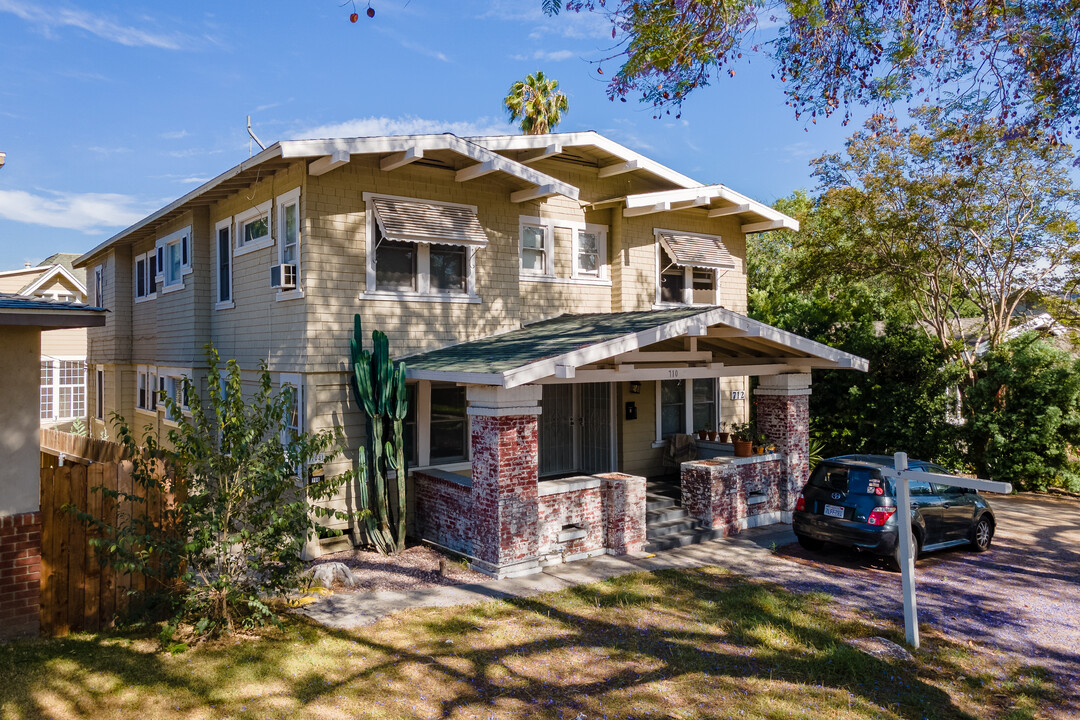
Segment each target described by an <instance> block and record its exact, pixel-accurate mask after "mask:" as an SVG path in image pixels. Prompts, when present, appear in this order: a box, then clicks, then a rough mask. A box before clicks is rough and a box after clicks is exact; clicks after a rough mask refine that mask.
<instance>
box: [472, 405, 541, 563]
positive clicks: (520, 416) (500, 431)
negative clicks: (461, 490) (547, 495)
mask: <svg viewBox="0 0 1080 720" xmlns="http://www.w3.org/2000/svg"><path fill="white" fill-rule="evenodd" d="M467 397H468V400H469V407H468V413H469V415H470V416H471V418H472V493H473V505H472V508H473V518H472V523H471V533H472V536H473V537H472V538H471V539H472V546H473V549H474V555H475V557H477V558H478V559H479V560H481V561H483V562H484V563H488V564H489V565H490V566H491V567H486V568H485V567H481V568H479V569H481V570H486V571H488V572H490V573H492V574H494V575H496V576H498V577H502V576H505V575H510V574H518V573H524V572H529V571H531V570H533V569H534V568H533V566H536V567H535V569H539V566H538V564H537V561H536V556H537V552H538V548H539V517H538V507H539V498H538V496H537V484H536V483H537V478H538V474H539V453H538V451H537V434H538V423H537V416H538V415H539V414H540V399H541V397H542V390H541V388H540V386H539V385H523V386H520V387H516V388H512V389H509V390H507V389H505V388H500V387H495V386H491V385H470V386H469V388H468V390H467Z"/></svg>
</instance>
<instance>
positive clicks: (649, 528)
mask: <svg viewBox="0 0 1080 720" xmlns="http://www.w3.org/2000/svg"><path fill="white" fill-rule="evenodd" d="M697 529H699V528H698V521H697V520H695V519H694V518H692V517H689V516H684V517H681V518H675V519H673V520H665V521H663V522H657V523H649V524H647V525H646V526H645V539H646V540H656V539H659V538H664V537H667V536H669V535H678V534H680V533H684V532H693V531H695V530H697Z"/></svg>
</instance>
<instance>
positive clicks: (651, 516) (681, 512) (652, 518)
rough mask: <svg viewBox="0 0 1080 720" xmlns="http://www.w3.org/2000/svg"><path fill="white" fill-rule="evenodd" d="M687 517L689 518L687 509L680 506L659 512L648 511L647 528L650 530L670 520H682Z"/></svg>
mask: <svg viewBox="0 0 1080 720" xmlns="http://www.w3.org/2000/svg"><path fill="white" fill-rule="evenodd" d="M685 517H688V514H687V512H686V508H682V507H679V506H678V505H671V506H669V507H664V508H659V509H657V510H646V511H645V526H646V527H647V528H648V527H652V526H653V525H655V524H656V523H662V522H666V521H668V520H680V519H682V518H685Z"/></svg>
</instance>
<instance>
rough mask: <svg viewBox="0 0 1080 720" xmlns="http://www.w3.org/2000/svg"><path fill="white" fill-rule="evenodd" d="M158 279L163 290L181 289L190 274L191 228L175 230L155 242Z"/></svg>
mask: <svg viewBox="0 0 1080 720" xmlns="http://www.w3.org/2000/svg"><path fill="white" fill-rule="evenodd" d="M157 272H158V278H159V279H160V280H162V281H163V282H164V289H165V290H166V291H167V290H168V289H170V288H177V287H181V286H183V284H184V276H185V275H187V274H188V273H190V272H191V227H190V226H189V227H186V228H184V229H182V230H177V231H176V232H174V233H170V234H169V235H166V236H165V237H163V238H161V239H160V240H158V241H157Z"/></svg>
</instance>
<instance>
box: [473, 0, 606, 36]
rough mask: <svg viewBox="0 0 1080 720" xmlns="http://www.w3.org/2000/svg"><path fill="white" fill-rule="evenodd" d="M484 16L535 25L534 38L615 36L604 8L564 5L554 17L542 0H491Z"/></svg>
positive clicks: (483, 17) (481, 16) (485, 17)
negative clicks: (523, 1) (572, 8)
mask: <svg viewBox="0 0 1080 720" xmlns="http://www.w3.org/2000/svg"><path fill="white" fill-rule="evenodd" d="M479 19H481V20H487V19H496V20H505V21H508V22H519V23H524V24H528V25H534V26H535V28H534V29H533V31H532V33H531V34H530V35H529V37H531V38H539V37H542V36H544V35H560V36H562V37H564V38H571V39H574V40H585V39H592V38H604V37H606V38H611V21H610V20H609V19H608V17H607V14H606V13H605V12H604V11H603V10H596V11H588V10H582V11H581V12H572V11H570V10H566V9H564V10H563V11H562V12H560V13H559V14H558V15H556V16H554V17H548V16H547V15H544V13H543V11H542V10H541V9H540V3H539V2H533V3H528V4H526V5H524V6H523V5H522V4H521V2H520V1H518V2H506V0H490V2H489V7H488V9H487V11H486V12H484V13H483V14H482V15H480V16H479Z"/></svg>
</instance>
